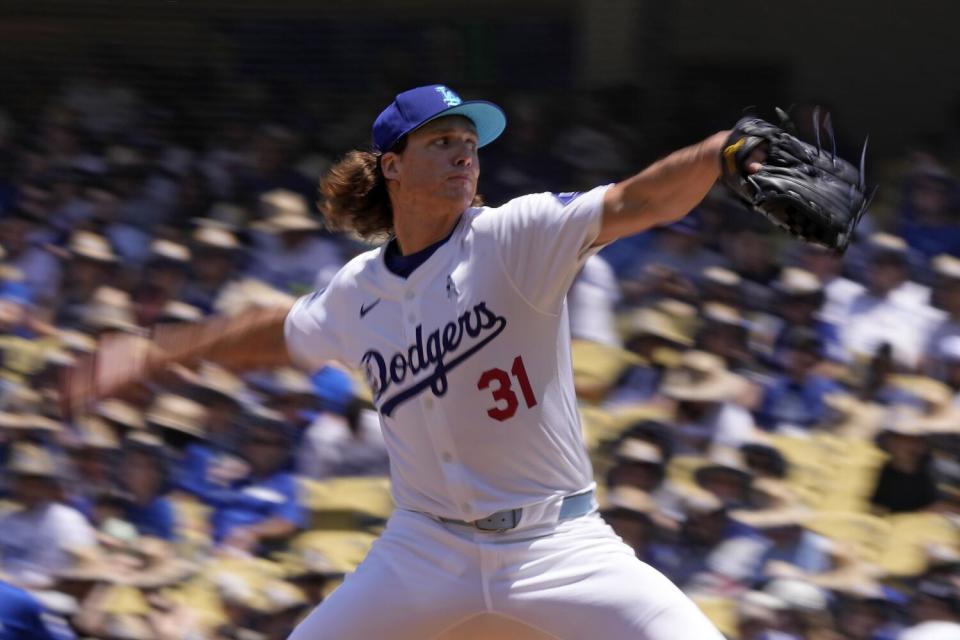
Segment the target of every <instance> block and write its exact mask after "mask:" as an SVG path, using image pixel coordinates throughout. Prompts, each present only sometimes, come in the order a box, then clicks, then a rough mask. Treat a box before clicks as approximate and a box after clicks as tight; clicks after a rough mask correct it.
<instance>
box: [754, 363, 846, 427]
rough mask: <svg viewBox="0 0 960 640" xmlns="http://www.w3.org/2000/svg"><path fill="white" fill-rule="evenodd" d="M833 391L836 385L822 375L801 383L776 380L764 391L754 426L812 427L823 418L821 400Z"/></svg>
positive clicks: (838, 389) (782, 378)
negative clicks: (785, 425)
mask: <svg viewBox="0 0 960 640" xmlns="http://www.w3.org/2000/svg"><path fill="white" fill-rule="evenodd" d="M835 391H840V386H839V385H838V384H837V383H836V382H835V381H833V380H831V379H830V378H825V377H823V376H818V375H811V376H809V377H808V378H807V380H806V381H805V382H803V383H797V382H794V381H793V380H790V379H789V378H787V377H786V376H781V377H778V378H776V379H775V380H774V381H773V382H771V383H770V384H769V385H767V387H766V389H765V390H764V393H763V401H762V402H761V403H760V409H759V410H758V411H757V423H758V424H759V425H760V426H761V427H764V428H766V429H773V428H776V427H777V425H780V424H789V425H793V426H797V427H812V426H813V425H815V424H817V423H819V422H820V421H821V420H823V418H824V417H825V413H826V405H825V404H824V401H823V400H824V397H825V396H826V395H827V394H829V393H833V392H835Z"/></svg>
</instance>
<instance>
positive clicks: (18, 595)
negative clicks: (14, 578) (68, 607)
mask: <svg viewBox="0 0 960 640" xmlns="http://www.w3.org/2000/svg"><path fill="white" fill-rule="evenodd" d="M75 637H76V636H74V635H73V632H72V631H71V630H70V627H68V626H67V624H66V623H65V622H64V621H63V619H62V618H59V617H58V616H55V615H53V614H51V613H49V612H47V611H46V610H44V608H43V606H41V604H40V602H39V601H38V600H37V599H36V598H34V597H33V596H32V595H30V594H29V593H27V592H26V591H24V590H23V589H18V588H17V587H14V586H13V585H11V584H8V583H6V582H0V640H27V639H28V638H29V640H73V639H74V638H75Z"/></svg>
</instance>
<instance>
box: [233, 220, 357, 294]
mask: <svg viewBox="0 0 960 640" xmlns="http://www.w3.org/2000/svg"><path fill="white" fill-rule="evenodd" d="M256 245H257V246H256V248H255V249H254V252H253V263H252V264H251V265H250V268H249V270H248V272H247V275H250V276H252V277H254V278H259V279H260V280H263V281H264V282H267V283H269V284H271V285H273V286H274V287H276V288H278V289H281V290H283V291H287V292H291V293H294V294H297V295H300V294H302V293H304V292H305V291H312V290H313V288H314V283H315V281H316V278H317V273H318V272H323V271H326V270H328V269H330V268H334V269H339V268H340V267H342V266H343V262H344V260H343V253H342V252H341V250H340V247H339V246H338V245H337V243H336V242H334V241H333V240H331V239H329V238H324V237H319V236H318V237H314V238H310V239H308V240H306V241H304V242H303V243H302V244H300V245H299V246H297V247H296V248H294V249H288V248H286V247H283V246H282V245H281V243H280V238H278V237H277V236H273V235H270V234H266V233H264V234H259V235H258V236H257V237H256Z"/></svg>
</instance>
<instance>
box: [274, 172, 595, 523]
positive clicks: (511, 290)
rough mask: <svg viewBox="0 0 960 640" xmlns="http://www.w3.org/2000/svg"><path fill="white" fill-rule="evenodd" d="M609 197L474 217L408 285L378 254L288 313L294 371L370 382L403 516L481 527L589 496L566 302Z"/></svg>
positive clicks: (474, 211) (481, 211)
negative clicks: (341, 373) (325, 368)
mask: <svg viewBox="0 0 960 640" xmlns="http://www.w3.org/2000/svg"><path fill="white" fill-rule="evenodd" d="M606 189H607V187H598V188H596V189H593V190H592V191H589V192H586V193H582V194H551V193H541V194H533V195H528V196H523V197H520V198H517V199H515V200H512V201H510V202H508V203H506V204H505V205H503V206H501V207H497V208H488V207H479V208H470V209H468V210H467V211H466V212H464V214H463V215H462V216H461V218H460V220H459V222H458V223H457V226H456V228H455V229H454V231H453V233H452V235H451V236H450V238H449V239H448V240H447V241H446V242H445V243H444V244H443V245H441V246H440V247H439V248H438V249H437V250H436V251H435V252H434V253H433V254H432V255H431V256H430V257H429V258H428V259H427V260H426V261H425V262H424V263H423V264H421V265H420V266H419V267H417V269H416V270H414V272H413V273H412V274H410V276H409V277H408V278H402V277H400V276H397V275H395V274H394V273H392V272H391V271H390V270H389V269H388V268H387V267H386V265H385V263H384V255H385V250H386V249H385V247H381V248H379V249H375V250H373V251H369V252H367V253H364V254H362V255H360V256H358V257H357V258H355V259H354V260H352V261H351V262H349V263H348V264H347V265H345V266H344V267H343V269H341V270H340V272H339V273H338V274H337V275H336V276H335V277H334V278H333V280H332V281H331V282H330V285H329V286H328V287H327V288H326V289H324V290H322V291H319V292H316V293H314V294H312V295H309V296H305V297H303V298H301V299H300V300H299V301H297V303H296V304H295V305H294V307H293V308H292V310H291V311H290V314H289V316H288V317H287V321H286V329H285V331H286V340H287V345H288V348H289V351H290V353H291V356H292V357H293V358H294V360H296V361H297V362H299V363H301V364H302V365H304V366H306V367H307V368H309V369H311V370H312V369H316V368H318V367H320V366H321V365H322V364H323V363H324V362H326V361H328V360H339V361H341V362H343V363H345V364H347V365H350V366H353V367H357V368H359V369H361V370H362V371H364V372H365V375H366V378H367V381H368V382H369V384H370V388H371V390H372V391H373V396H374V403H375V404H376V406H377V409H378V410H379V412H380V416H381V422H382V426H383V433H384V438H385V440H386V444H387V449H388V451H389V454H390V466H391V477H392V485H393V493H394V500H395V501H396V504H397V506H398V507H400V508H402V509H409V510H413V511H422V512H427V513H431V514H434V515H437V516H442V517H447V518H456V519H461V520H475V519H478V518H483V517H486V516H488V515H489V514H491V513H494V512H496V511H499V510H502V509H512V508H516V507H523V506H526V505H530V504H534V503H538V502H542V501H543V500H546V499H548V498H550V497H552V496H557V495H560V494H571V493H576V492H578V491H582V490H585V489H588V488H590V487H591V486H592V485H593V477H592V475H593V474H592V470H591V466H590V461H589V458H588V457H587V451H586V448H585V447H584V444H583V439H582V434H581V429H580V421H579V415H578V413H577V406H576V397H575V394H574V388H573V373H572V367H571V362H570V329H569V323H568V320H567V309H566V293H567V289H568V288H569V287H570V284H571V282H572V280H573V278H574V276H575V275H576V273H577V271H578V270H579V269H580V267H581V266H582V265H583V263H584V261H585V260H586V259H587V257H589V256H590V255H591V254H592V253H594V252H595V249H593V248H592V245H593V243H594V241H595V240H596V238H597V235H598V233H599V231H600V224H601V217H602V209H603V205H602V202H603V195H604V193H605V191H606Z"/></svg>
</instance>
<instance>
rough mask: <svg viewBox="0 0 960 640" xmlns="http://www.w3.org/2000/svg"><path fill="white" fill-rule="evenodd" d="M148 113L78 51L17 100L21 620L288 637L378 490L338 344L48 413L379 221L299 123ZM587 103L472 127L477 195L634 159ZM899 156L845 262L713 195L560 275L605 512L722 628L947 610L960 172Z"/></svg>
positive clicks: (7, 562) (958, 548) (367, 539)
mask: <svg viewBox="0 0 960 640" xmlns="http://www.w3.org/2000/svg"><path fill="white" fill-rule="evenodd" d="M162 107H163V105H157V104H152V103H151V102H150V101H149V100H148V99H146V98H145V97H144V96H141V95H139V94H138V92H137V91H136V89H135V88H133V87H131V86H127V85H124V84H122V83H120V82H119V81H117V80H116V79H114V78H111V77H109V76H108V75H107V76H105V75H103V74H101V73H98V72H94V73H92V74H91V75H90V76H89V77H86V78H83V79H77V80H74V81H71V82H70V83H67V84H66V85H64V87H63V88H62V90H61V91H60V93H59V94H58V95H55V96H52V97H51V99H50V100H49V102H48V104H46V105H44V106H43V108H40V109H38V110H37V112H36V113H35V114H31V115H30V116H28V117H26V116H23V115H20V116H18V117H12V116H9V115H5V114H0V247H2V261H0V460H2V473H0V621H2V624H3V627H2V628H4V629H7V630H19V631H20V632H21V633H22V634H23V635H21V636H16V637H31V638H47V637H53V638H70V637H89V638H103V639H111V640H121V639H127V640H139V639H148V638H150V639H152V638H157V639H163V640H180V639H183V640H188V639H189V640H193V639H200V638H211V639H227V638H249V639H254V638H263V639H269V640H275V639H280V638H285V637H286V635H287V634H288V633H289V631H290V630H291V629H292V628H293V626H294V625H295V624H296V621H297V620H298V619H299V618H301V617H302V616H303V615H304V614H305V613H306V612H307V611H309V610H310V609H311V608H312V607H313V606H315V605H316V604H317V603H319V602H320V601H322V599H323V598H324V597H325V596H326V595H328V594H329V593H330V591H331V590H332V589H335V588H336V586H337V584H339V581H340V580H342V578H343V577H344V576H345V575H346V574H349V573H350V572H351V571H353V570H354V569H355V568H356V566H357V564H358V563H359V561H360V560H361V559H362V558H363V556H364V554H365V553H366V550H367V549H368V548H369V545H370V544H371V543H372V542H373V540H375V539H376V536H377V534H378V533H379V532H380V531H381V530H382V526H383V524H384V522H385V520H386V518H387V517H388V516H389V514H390V511H391V508H392V507H391V503H390V498H389V481H388V479H387V473H388V468H389V464H388V460H387V456H386V451H385V447H384V441H383V436H382V434H381V432H380V426H379V422H378V419H377V416H376V413H375V411H374V410H373V408H372V404H371V399H370V395H369V392H368V391H367V389H366V388H365V386H364V383H363V382H362V381H361V379H360V378H358V377H357V375H356V373H355V372H351V371H347V370H344V369H342V368H340V367H338V366H336V365H333V364H332V365H330V366H327V367H324V368H323V369H321V370H320V371H316V372H309V373H305V372H300V371H297V370H293V369H280V370H271V371H257V372H252V373H247V374H243V375H238V374H236V373H234V372H230V371H226V370H224V369H222V368H220V367H218V366H216V365H214V364H211V363H203V364H201V365H200V366H199V367H197V368H196V369H187V368H175V369H171V370H170V371H168V372H166V373H165V374H164V375H163V376H162V377H161V378H159V379H157V380H154V381H152V382H151V383H150V384H145V385H141V386H139V387H137V388H136V389H134V390H132V391H131V392H130V393H127V394H125V395H124V396H123V397H122V398H114V399H110V400H106V401H103V402H101V403H100V404H99V405H97V406H96V407H94V408H93V409H92V410H91V412H90V413H89V414H87V415H81V416H72V417H71V420H69V421H68V420H65V419H64V416H63V415H62V414H61V413H60V403H59V397H58V388H57V383H58V380H59V379H60V376H61V374H62V373H63V372H64V370H65V369H67V368H69V367H70V366H71V365H72V364H73V363H74V362H75V361H76V359H77V358H80V357H83V355H84V354H86V353H89V352H91V351H92V350H93V349H95V347H96V343H97V339H98V336H100V335H102V334H103V333H104V332H113V331H122V332H130V333H135V334H148V333H149V331H151V330H152V328H153V327H155V326H156V325H158V324H163V323H180V322H193V321H197V320H200V319H202V318H204V317H206V316H209V315H211V314H233V313H237V312H238V311H240V310H242V309H245V308H247V307H248V306H250V305H258V304H259V305H263V304H273V303H274V302H278V301H290V300H293V298H294V297H295V296H299V295H302V294H304V293H307V292H310V291H313V290H315V289H317V288H319V287H322V286H324V284H325V283H326V282H327V281H328V280H329V278H330V277H331V276H332V275H333V273H335V272H336V270H337V269H338V268H339V267H340V266H341V265H342V264H344V263H345V262H346V261H347V260H348V259H350V258H351V257H352V256H353V255H355V254H356V253H358V252H360V251H363V250H366V248H367V247H365V246H364V245H362V244H361V243H359V242H358V241H356V240H355V239H352V238H349V237H346V236H342V235H334V234H331V233H329V232H327V231H326V230H325V229H324V226H323V224H322V221H321V220H320V219H318V217H317V215H316V212H315V207H314V206H313V201H314V200H315V198H316V180H317V177H318V175H319V173H320V172H321V171H322V169H323V168H324V167H326V166H328V165H329V163H330V162H331V161H332V160H333V159H335V158H334V157H329V156H327V155H325V154H324V153H323V152H322V150H318V149H315V148H313V147H312V146H311V144H310V140H309V138H308V137H306V136H305V135H304V133H303V131H301V130H299V129H298V128H297V126H296V125H295V124H291V123H290V122H289V121H287V122H282V123H278V122H274V121H271V120H269V119H265V120H263V121H255V120H250V119H237V120H226V121H224V123H223V126H222V127H221V128H218V129H217V130H211V131H210V132H209V133H208V134H206V135H200V136H199V138H198V139H195V140H193V141H192V142H191V143H189V144H188V143H185V142H184V140H183V137H182V136H180V135H179V132H178V131H177V128H176V122H175V120H171V119H170V118H165V117H161V116H158V115H157V114H158V113H162ZM571 111H572V112H575V113H576V116H577V118H578V119H576V120H573V119H571V120H570V121H568V122H567V123H566V124H565V126H562V127H559V128H557V129H555V130H552V131H547V130H546V127H545V126H544V125H543V122H542V118H541V115H542V114H541V113H540V112H538V108H537V104H536V101H535V100H525V101H516V102H514V103H513V104H512V105H511V106H510V110H509V113H508V116H509V118H510V123H511V124H510V128H509V129H508V132H507V135H506V136H505V138H504V140H503V141H502V142H501V143H498V144H497V145H493V146H492V147H491V148H490V149H489V152H484V154H482V155H481V160H482V163H483V172H482V177H481V183H480V185H481V191H482V193H483V195H484V196H485V198H486V201H487V202H488V203H489V204H491V205H497V204H499V203H501V202H503V201H505V200H506V199H508V198H510V197H513V196H516V195H520V194H522V193H528V192H535V191H544V190H555V191H569V190H570V189H576V188H584V187H588V186H592V185H595V184H600V183H603V182H609V181H610V180H611V179H615V178H618V177H621V176H625V175H628V174H629V173H630V172H632V171H636V170H637V169H639V168H640V167H639V166H635V165H633V164H632V163H633V162H634V161H635V160H636V156H635V155H634V153H635V152H632V151H630V150H631V149H635V148H636V146H637V145H638V144H642V138H641V137H640V135H639V134H638V133H637V128H636V126H635V123H632V122H629V121H625V120H624V121H621V120H620V119H617V118H616V117H614V116H613V115H612V114H611V113H608V112H605V111H604V109H603V108H601V107H600V103H598V102H591V101H590V100H584V101H583V102H582V103H579V102H578V103H577V104H576V105H572V106H571ZM374 112H375V110H373V109H371V111H370V112H369V113H367V114H358V113H357V112H351V113H349V114H347V116H346V117H347V118H353V119H355V120H357V121H358V122H361V121H362V126H359V125H358V126H357V127H355V128H356V129H357V130H365V128H366V127H367V126H368V125H369V122H368V120H369V117H372V114H373V113H374ZM361 115H362V116H363V118H361V117H360V116H361ZM368 116H369V117H368ZM341 124H343V125H344V127H345V128H346V129H347V130H351V129H350V128H349V126H348V124H349V123H341ZM329 129H331V130H332V129H333V127H332V126H331V127H329ZM340 140H341V141H342V142H343V143H344V144H345V145H346V144H348V143H347V142H346V141H347V140H350V137H349V135H347V134H343V133H342V132H341V137H340ZM362 142H363V139H362V137H359V136H358V137H357V139H356V140H353V142H350V143H349V144H354V143H361V144H362ZM339 151H340V152H343V151H346V147H345V148H343V149H340V150H339ZM891 167H892V169H891V171H890V175H891V176H892V178H891V180H890V181H889V184H884V188H885V189H886V190H887V194H886V202H887V203H888V205H889V206H888V207H887V208H888V209H889V211H886V212H885V214H886V215H877V214H873V213H872V214H870V215H868V217H867V219H865V221H864V223H863V224H862V225H861V228H860V232H859V236H858V238H857V240H856V241H855V243H854V244H853V246H852V247H851V249H850V250H849V251H848V252H847V253H846V254H845V255H844V256H843V257H840V256H836V255H833V254H831V253H828V252H825V251H822V250H819V249H817V248H814V247H810V246H803V245H799V244H796V243H793V242H790V241H788V240H787V239H786V238H785V236H784V235H783V234H781V233H779V232H777V231H775V230H774V229H773V228H772V227H771V226H770V225H769V224H768V223H767V222H766V221H765V220H763V219H761V218H759V217H758V216H756V215H755V214H752V213H750V212H748V211H746V210H744V209H743V208H742V207H741V206H740V205H739V204H737V203H735V202H733V201H731V200H730V198H729V197H728V195H727V194H726V193H725V192H723V191H722V190H720V189H716V190H715V191H714V192H712V193H711V194H710V195H709V196H708V198H707V199H706V200H705V201H704V203H703V204H702V205H701V206H700V207H698V208H697V209H696V210H695V211H694V212H693V213H692V214H691V215H690V216H688V217H687V218H685V219H684V220H682V221H680V222H678V223H676V224H674V225H671V226H669V227H666V228H662V229H657V230H654V231H651V232H649V233H646V234H642V235H640V236H636V237H633V238H628V239H624V240H622V241H619V242H617V243H614V244H613V245H611V246H609V247H607V248H605V249H604V250H603V251H602V252H601V253H600V254H599V255H597V256H594V257H592V258H590V259H589V260H588V261H587V263H586V265H585V266H584V268H583V270H582V272H581V273H580V275H579V276H578V277H577V279H576V281H575V283H574V285H573V288H572V289H571V292H570V296H569V307H570V320H571V331H572V335H573V338H574V372H575V384H576V386H577V391H578V397H579V399H580V408H581V414H582V417H583V425H584V437H585V440H586V442H587V445H588V447H589V448H590V452H591V455H592V458H593V460H594V465H595V469H596V474H597V478H596V479H597V484H598V493H599V495H600V497H601V504H602V510H603V513H604V516H605V517H606V518H607V520H608V522H609V523H610V524H611V525H612V526H613V527H614V528H615V529H616V530H617V532H618V533H619V534H620V535H621V537H622V538H623V539H624V540H625V541H626V542H627V543H628V544H630V545H631V546H632V547H633V548H634V549H635V550H636V553H637V555H638V556H639V557H640V558H642V559H643V560H645V561H647V562H649V563H650V564H652V565H653V566H655V567H656V568H657V569H659V570H660V571H662V572H664V573H665V574H666V575H667V576H668V577H669V578H670V579H671V580H673V581H674V582H676V583H677V584H678V585H680V586H681V587H682V588H683V589H684V590H685V591H686V592H687V593H689V594H690V595H691V596H692V597H693V598H694V599H695V600H696V601H697V603H698V604H699V605H700V606H701V607H702V608H703V609H704V611H706V612H707V613H708V615H710V617H711V618H712V619H713V620H714V621H715V622H716V623H717V625H718V626H719V627H720V628H721V629H722V630H723V631H724V633H725V634H727V635H728V636H729V637H730V638H740V639H742V640H760V639H764V638H765V639H770V640H773V639H821V638H824V639H827V638H829V639H834V638H855V639H858V640H882V639H894V638H904V639H906V640H918V639H926V640H934V639H938V638H942V639H947V638H960V573H958V572H957V568H958V567H960V529H958V527H960V458H958V452H960V408H958V406H960V396H958V395H957V394H958V392H960V219H958V217H957V214H958V212H960V207H958V204H960V201H958V196H960V190H958V185H957V182H956V180H955V179H954V177H953V176H952V174H951V173H950V171H949V170H948V169H947V168H946V167H945V166H943V165H942V164H941V163H940V162H938V161H937V159H936V158H934V157H933V156H932V155H930V154H914V155H911V156H910V157H908V158H906V159H905V160H901V161H898V162H896V163H892V164H891ZM891 192H893V193H894V195H891ZM0 634H2V632H0ZM0 637H3V636H2V635H0Z"/></svg>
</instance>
